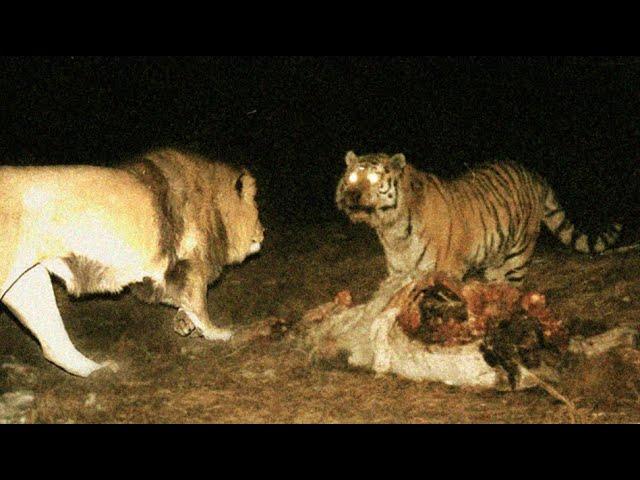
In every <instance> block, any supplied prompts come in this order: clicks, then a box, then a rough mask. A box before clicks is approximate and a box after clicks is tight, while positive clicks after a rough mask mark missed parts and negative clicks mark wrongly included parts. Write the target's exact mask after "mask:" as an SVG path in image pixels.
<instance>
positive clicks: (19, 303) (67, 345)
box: [2, 264, 117, 377]
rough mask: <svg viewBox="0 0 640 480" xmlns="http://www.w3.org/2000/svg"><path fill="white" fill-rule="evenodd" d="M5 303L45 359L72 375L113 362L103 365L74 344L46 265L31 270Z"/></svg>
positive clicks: (111, 365) (8, 293)
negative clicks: (34, 341) (30, 334)
mask: <svg viewBox="0 0 640 480" xmlns="http://www.w3.org/2000/svg"><path fill="white" fill-rule="evenodd" d="M2 302H3V303H4V304H5V305H6V306H7V307H8V308H9V310H11V312H12V313H13V314H14V315H15V316H16V317H17V318H18V320H20V322H21V323H22V324H23V325H24V326H25V327H27V328H28V329H29V330H30V331H31V332H32V333H33V335H34V336H35V337H36V339H37V340H38V342H40V346H41V347H42V351H43V353H44V356H45V358H46V359H47V360H49V361H50V362H52V363H54V364H56V365H57V366H59V367H60V368H62V369H64V370H66V371H67V372H69V373H72V374H74V375H78V376H81V377H87V376H89V375H90V374H91V373H93V372H94V371H96V370H99V369H101V368H103V367H110V368H112V369H114V370H115V369H116V368H117V366H116V365H115V364H114V363H113V362H105V363H104V364H99V363H96V362H94V361H93V360H90V359H88V358H87V357H85V356H84V355H83V354H82V353H80V352H79V351H78V350H77V349H76V347H75V346H74V345H73V343H72V342H71V339H70V338H69V335H68V334H67V330H66V329H65V327H64V324H63V323H62V318H61V316H60V312H59V310H58V306H57V305H56V299H55V296H54V293H53V286H52V284H51V278H50V277H49V273H48V272H47V269H46V268H45V267H44V266H43V265H40V264H39V265H36V266H35V267H32V268H31V269H30V270H27V271H26V272H25V273H24V274H23V275H22V277H20V278H19V279H18V280H17V281H16V283H14V284H13V285H12V286H11V287H10V288H9V290H7V291H6V292H5V294H4V296H3V297H2Z"/></svg>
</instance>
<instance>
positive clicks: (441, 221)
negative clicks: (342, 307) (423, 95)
mask: <svg viewBox="0 0 640 480" xmlns="http://www.w3.org/2000/svg"><path fill="white" fill-rule="evenodd" d="M345 163H346V170H345V172H344V175H342V177H341V178H340V180H339V182H338V187H337V190H336V204H337V207H338V209H339V210H341V211H342V212H344V213H346V215H347V216H348V218H349V219H350V220H351V221H352V222H354V223H357V222H364V223H365V224H368V225H369V226H370V227H372V228H373V229H375V231H376V233H377V236H378V239H379V240H380V243H381V244H382V247H383V250H384V254H385V259H386V268H387V273H388V275H389V276H390V277H394V276H396V275H405V274H408V273H413V272H430V271H441V272H445V273H447V274H448V275H450V276H452V277H453V278H456V279H460V280H462V279H463V278H465V277H466V276H467V274H470V273H479V274H480V275H481V276H483V277H484V279H485V280H487V281H489V282H507V283H510V284H513V285H516V286H517V285H521V284H522V282H523V280H524V278H525V275H526V273H527V270H528V266H529V264H530V261H531V256H532V254H533V252H534V248H535V245H536V240H537V239H538V235H539V234H540V225H541V224H542V223H544V224H545V225H546V227H547V228H548V229H549V230H550V231H551V232H552V233H553V234H554V235H555V236H556V237H557V238H558V239H559V240H560V242H562V244H564V245H566V246H570V247H573V249H575V250H576V251H578V252H581V253H602V252H604V251H605V250H607V249H610V248H611V247H612V246H613V245H615V244H616V242H617V241H618V239H619V237H620V233H621V230H622V225H621V224H619V223H612V224H611V225H610V226H609V227H608V228H607V229H605V230H604V231H603V232H602V233H600V234H597V235H592V236H590V235H587V234H586V233H584V232H582V231H580V230H579V229H578V228H576V226H575V225H574V224H573V223H572V222H571V220H569V218H568V217H567V214H566V213H565V210H564V209H563V208H562V207H561V206H560V204H559V202H558V200H557V198H556V194H555V193H554V191H553V189H552V188H551V187H550V186H549V184H548V183H547V182H546V181H545V180H544V178H542V177H541V176H540V175H539V174H536V173H535V172H532V171H530V170H528V169H526V168H525V167H524V166H522V165H520V164H518V163H516V162H513V161H509V160H507V161H503V162H496V163H486V164H482V165H480V166H478V167H476V168H473V169H470V170H469V171H467V172H466V173H464V174H463V175H461V176H459V177H457V178H455V179H451V180H446V179H442V178H438V177H437V176H436V175H433V174H430V173H426V172H422V171H420V170H418V169H416V168H415V167H413V166H412V165H411V164H409V163H408V162H407V161H406V158H405V156H404V154H402V153H397V154H395V155H391V156H389V155H387V154H385V153H373V154H366V155H361V156H358V155H356V154H355V153H354V152H353V151H349V152H347V154H346V156H345Z"/></svg>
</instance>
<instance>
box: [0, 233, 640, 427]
mask: <svg viewBox="0 0 640 480" xmlns="http://www.w3.org/2000/svg"><path fill="white" fill-rule="evenodd" d="M274 230H279V233H278V234H275V233H272V232H271V231H270V232H267V239H266V241H265V244H264V249H263V252H262V253H261V254H260V255H259V256H257V257H256V258H253V259H252V260H250V261H248V262H247V263H245V264H243V265H240V266H237V267H233V268H229V269H228V270H227V271H226V272H225V274H224V275H223V277H222V278H221V279H220V280H219V281H218V282H217V283H216V284H215V285H213V286H212V288H211V289H210V291H209V309H210V313H211V314H212V318H214V319H216V321H217V322H218V323H219V324H224V325H232V326H233V325H235V326H236V327H238V328H241V327H242V326H243V325H249V324H251V323H252V322H254V321H257V320H261V319H264V318H266V317H269V316H276V317H280V318H284V319H288V320H295V319H297V318H299V317H300V316H301V315H302V313H303V312H304V311H306V310H308V309H310V308H312V307H315V306H317V305H318V304H320V303H324V302H327V301H330V300H331V299H332V298H333V297H334V295H335V293H336V292H338V291H340V290H343V289H349V290H350V291H351V292H352V294H353V299H354V302H356V303H359V302H362V301H364V300H366V299H367V297H368V296H369V295H370V294H371V293H372V292H373V291H374V290H375V289H376V287H377V285H378V283H379V282H380V281H381V280H382V279H383V277H384V256H383V254H382V250H381V248H380V246H379V245H378V242H377V239H376V238H375V235H374V233H373V232H372V231H370V230H368V229H367V228H366V227H363V226H350V225H348V224H346V223H340V222H332V223H326V224H318V225H315V226H306V227H300V226H289V227H288V228H287V227H283V228H278V229H274ZM527 282H528V283H527V285H526V286H527V287H528V288H531V289H536V290H539V291H542V292H544V293H546V295H547V302H548V305H549V306H550V307H551V308H552V309H553V310H554V311H555V312H557V314H558V315H559V316H560V317H561V318H563V319H566V320H567V321H568V322H570V321H572V319H576V318H579V319H582V320H592V321H593V322H595V323H597V324H598V325H603V326H606V327H611V326H615V325H620V324H626V325H636V326H637V325H639V324H640V315H639V314H640V255H639V254H638V252H637V251H632V252H629V253H624V254H615V255H607V256H601V257H597V258H593V257H588V256H583V255H579V254H575V253H572V252H569V251H566V250H563V249H562V248H561V246H560V245H559V244H556V243H551V242H545V241H543V242H541V244H540V245H539V246H538V249H537V253H536V256H535V259H534V261H533V264H532V267H531V271H530V274H529V278H528V280H527ZM55 292H56V297H57V299H58V304H59V307H60V311H61V312H62V316H63V318H64V320H65V324H66V326H67V329H68V330H69V333H70V335H71V337H72V339H73V341H74V343H75V344H76V346H77V347H78V348H79V349H80V350H81V351H82V352H83V353H85V354H86V355H87V356H89V357H91V358H93V359H95V360H104V359H107V358H110V359H113V360H115V361H116V362H118V364H119V365H120V366H121V370H120V371H119V372H118V373H115V374H114V373H111V372H108V371H101V372H98V373H97V374H95V375H94V376H92V377H91V378H89V379H81V378H76V377H73V376H71V375H68V374H66V373H65V372H63V371H62V370H60V369H58V368H57V367H55V366H54V365H52V364H50V363H49V362H47V361H46V360H45V359H44V358H43V356H42V353H41V351H40V348H39V346H38V344H37V342H36V341H35V340H34V339H33V338H32V337H30V336H29V334H28V333H27V332H26V331H25V330H24V329H23V328H22V327H20V326H19V324H18V323H17V321H16V320H15V319H14V318H13V317H11V316H10V315H9V314H8V313H7V312H6V311H3V313H2V315H1V318H0V366H2V368H1V369H0V390H4V391H16V390H28V391H31V392H33V394H34V397H35V400H34V401H33V403H32V406H31V408H30V409H29V410H28V412H27V416H26V420H27V421H28V422H38V423H39V422H46V423H121V422H124V423H185V422H186V423H201V422H205V423H210V422H215V423H264V422H269V423H363V422H366V423H379V422H382V423H468V422H473V423H480V422H482V423H486V422H492V423H493V422H497V423H505V422H506V423H559V422H567V421H568V415H567V411H566V408H565V406H564V405H563V404H562V403H560V402H558V401H556V400H554V399H552V398H550V397H549V396H548V395H547V394H546V393H545V392H543V391H541V390H530V391H524V392H500V393H499V392H493V391H474V390H470V389H459V388H454V387H448V386H445V385H440V384H428V383H414V382H409V381H406V380H403V379H401V378H396V377H393V376H383V377H376V376H375V375H373V374H371V373H369V372H363V371H357V370H345V369H332V368H329V367H326V366H325V367H323V366H320V365H313V364H311V363H310V362H309V360H308V358H307V355H306V354H305V352H303V351H300V350H296V349H295V348H294V347H293V346H292V344H291V343H290V342H287V341H286V340H284V341H272V340H267V339H263V340H259V341H257V342H254V343H251V344H247V345H244V346H241V347H237V346H233V345H229V344H220V343H211V342H207V341H205V340H204V339H202V338H194V337H188V338H182V337H180V336H178V335H176V334H175V333H174V332H173V331H172V322H171V319H172V317H173V315H174V310H172V309H171V308H168V307H163V306H150V305H145V304H142V303H140V302H139V301H137V300H136V299H135V298H134V297H133V296H132V295H131V294H130V293H128V292H125V293H123V294H121V295H117V296H95V297H91V298H83V299H80V300H74V299H72V298H70V297H69V296H68V295H67V294H66V292H65V291H64V289H63V288H62V287H61V286H60V285H58V284H56V285H55ZM615 360H616V359H615V358H613V359H612V360H611V361H610V362H608V363H607V362H604V363H605V364H603V365H593V366H592V367H593V369H589V368H587V369H586V370H585V371H583V372H577V373H576V377H575V378H573V379H572V380H573V381H570V382H568V383H567V384H566V385H565V393H566V394H567V395H568V396H570V397H571V399H572V400H573V401H574V402H575V404H576V406H577V407H578V421H580V422H584V423H620V422H625V423H626V422H638V421H640V393H639V392H638V384H637V380H638V378H637V377H634V376H631V375H630V374H631V373H633V374H634V375H635V373H636V372H630V371H628V369H627V367H622V369H621V368H617V367H616V365H626V364H617V363H616V361H615ZM601 363H602V362H601ZM625 369H627V370H625ZM0 393H1V392H0Z"/></svg>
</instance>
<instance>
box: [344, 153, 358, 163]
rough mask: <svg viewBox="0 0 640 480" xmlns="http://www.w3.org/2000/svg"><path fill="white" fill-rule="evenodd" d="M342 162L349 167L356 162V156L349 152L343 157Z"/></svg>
mask: <svg viewBox="0 0 640 480" xmlns="http://www.w3.org/2000/svg"><path fill="white" fill-rule="evenodd" d="M344 161H345V163H346V164H347V167H351V166H353V164H354V163H356V162H357V161H358V156H357V155H356V154H355V153H354V152H353V150H349V151H348V152H347V154H346V155H345V157H344Z"/></svg>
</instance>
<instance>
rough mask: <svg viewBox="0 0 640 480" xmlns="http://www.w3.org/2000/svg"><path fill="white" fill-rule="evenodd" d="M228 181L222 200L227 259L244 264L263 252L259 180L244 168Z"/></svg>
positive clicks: (221, 209)
mask: <svg viewBox="0 0 640 480" xmlns="http://www.w3.org/2000/svg"><path fill="white" fill-rule="evenodd" d="M227 180H228V182H229V183H228V185H226V187H227V188H224V189H223V191H222V195H221V197H220V199H219V200H220V206H219V209H220V213H221V215H222V221H223V223H224V226H225V230H226V234H227V261H228V262H229V263H240V262H242V261H243V260H244V259H245V258H246V257H248V256H249V255H252V254H254V253H257V252H259V251H260V247H261V245H262V241H263V240H264V228H263V227H262V224H261V223H260V219H259V218H258V217H259V215H258V205H257V203H256V193H257V189H256V180H255V179H254V178H253V177H252V176H251V174H250V173H249V172H248V171H247V170H244V169H242V170H241V171H240V172H237V171H236V173H235V175H233V176H232V177H231V178H230V179H227Z"/></svg>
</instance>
